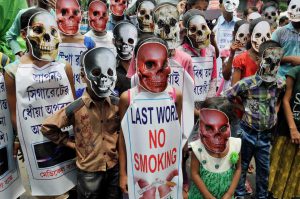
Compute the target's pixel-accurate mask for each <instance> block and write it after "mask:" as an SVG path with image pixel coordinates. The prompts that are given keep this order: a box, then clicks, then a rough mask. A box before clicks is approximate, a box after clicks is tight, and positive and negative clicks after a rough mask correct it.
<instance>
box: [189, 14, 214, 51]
mask: <svg viewBox="0 0 300 199" xmlns="http://www.w3.org/2000/svg"><path fill="white" fill-rule="evenodd" d="M188 24H189V27H188V35H187V37H188V39H189V40H190V42H191V44H192V46H193V47H194V48H197V49H202V48H206V47H208V46H209V44H210V34H211V31H210V29H209V27H208V26H207V24H206V21H205V19H204V18H203V17H202V16H200V15H196V16H193V17H192V18H191V20H190V21H189V23H188Z"/></svg>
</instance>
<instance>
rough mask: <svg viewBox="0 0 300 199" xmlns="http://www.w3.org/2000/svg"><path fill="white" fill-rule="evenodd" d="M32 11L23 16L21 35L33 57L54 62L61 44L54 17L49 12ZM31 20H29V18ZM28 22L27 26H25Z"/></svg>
mask: <svg viewBox="0 0 300 199" xmlns="http://www.w3.org/2000/svg"><path fill="white" fill-rule="evenodd" d="M36 11H37V10H34V11H30V12H29V10H28V11H27V12H25V13H24V14H23V15H22V16H21V24H22V25H21V28H23V29H22V31H21V34H22V36H23V38H24V39H26V41H27V47H28V49H29V50H30V52H31V54H32V55H33V57H35V58H36V59H39V60H43V61H54V60H55V59H56V57H57V54H58V45H59V43H60V42H61V39H60V35H59V30H58V27H57V23H56V21H55V19H54V17H53V16H52V15H51V14H50V13H49V12H47V11H45V10H43V11H38V12H36ZM29 16H30V18H29V19H28V17H29ZM25 22H27V26H26V27H24V24H23V23H25Z"/></svg>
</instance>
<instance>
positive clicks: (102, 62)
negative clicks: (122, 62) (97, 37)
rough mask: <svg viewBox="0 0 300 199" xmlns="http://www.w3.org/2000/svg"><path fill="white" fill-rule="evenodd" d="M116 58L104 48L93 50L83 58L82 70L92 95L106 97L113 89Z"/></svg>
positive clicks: (115, 76) (115, 77)
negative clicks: (92, 92)
mask: <svg viewBox="0 0 300 199" xmlns="http://www.w3.org/2000/svg"><path fill="white" fill-rule="evenodd" d="M116 63H117V62H116V57H115V55H114V53H113V52H112V51H111V50H110V49H108V48H104V47H99V48H94V49H92V50H90V51H88V52H87V53H86V54H85V55H84V57H83V68H84V72H85V75H86V78H87V79H88V80H89V82H90V87H91V89H92V90H93V91H94V93H95V94H96V95H97V96H98V97H100V98H104V97H108V96H109V95H110V94H111V93H112V92H113V89H114V88H115V84H116V80H117V72H116Z"/></svg>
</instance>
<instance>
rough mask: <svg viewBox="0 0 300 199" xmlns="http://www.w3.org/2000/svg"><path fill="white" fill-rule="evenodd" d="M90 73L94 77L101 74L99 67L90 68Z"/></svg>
mask: <svg viewBox="0 0 300 199" xmlns="http://www.w3.org/2000/svg"><path fill="white" fill-rule="evenodd" d="M91 73H92V75H93V76H94V77H99V76H100V75H101V69H100V68H95V69H93V70H92V72H91Z"/></svg>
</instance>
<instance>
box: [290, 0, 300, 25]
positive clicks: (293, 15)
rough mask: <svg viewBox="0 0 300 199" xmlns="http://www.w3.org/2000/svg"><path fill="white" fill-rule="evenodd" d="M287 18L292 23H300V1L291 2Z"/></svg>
mask: <svg viewBox="0 0 300 199" xmlns="http://www.w3.org/2000/svg"><path fill="white" fill-rule="evenodd" d="M287 16H288V18H289V19H290V20H291V21H292V22H300V1H299V0H291V2H290V4H289V7H288V10H287Z"/></svg>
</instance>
